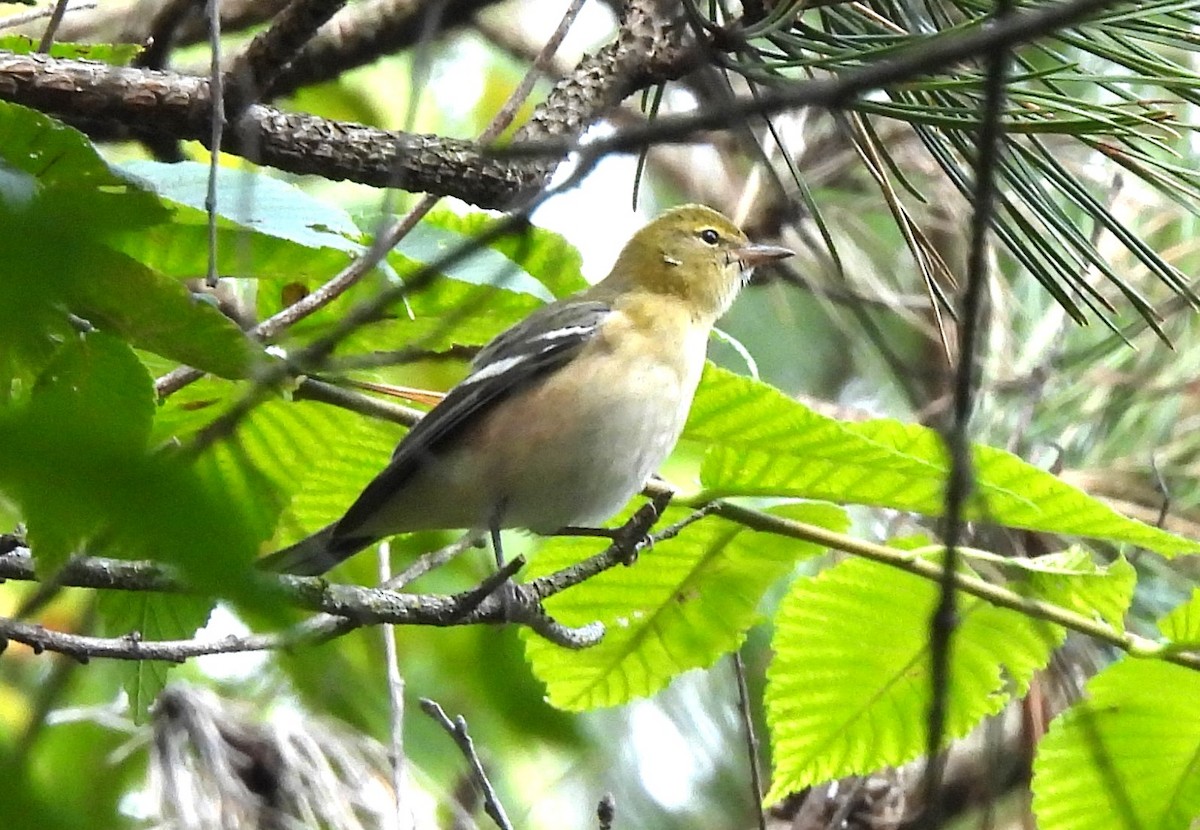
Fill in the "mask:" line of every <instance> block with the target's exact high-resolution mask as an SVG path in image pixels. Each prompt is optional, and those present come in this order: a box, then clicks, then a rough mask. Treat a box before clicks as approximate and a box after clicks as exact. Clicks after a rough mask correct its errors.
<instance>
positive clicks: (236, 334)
mask: <svg viewBox="0 0 1200 830" xmlns="http://www.w3.org/2000/svg"><path fill="white" fill-rule="evenodd" d="M75 254H76V256H78V257H80V260H81V263H80V264H79V265H65V266H64V269H65V270H66V273H67V274H68V275H69V277H70V279H71V284H70V285H69V286H68V288H67V290H66V291H65V292H64V294H65V295H66V300H67V302H69V303H70V304H71V307H72V308H73V309H74V310H75V311H76V313H78V314H79V315H80V316H81V317H84V318H86V319H87V320H89V321H90V322H92V323H93V324H95V325H97V326H100V327H102V328H107V329H110V330H111V331H114V332H116V333H117V334H120V335H121V336H122V337H124V338H125V339H127V340H128V341H129V342H130V343H132V344H133V345H135V346H137V347H138V348H141V349H145V350H146V351H150V352H154V353H156V354H160V355H162V356H163V357H168V358H170V359H172V360H176V361H179V362H180V363H184V364H187V365H189V366H195V367H196V368H197V369H202V370H203V371H205V372H212V373H213V374H215V375H219V376H221V377H226V378H244V377H247V376H248V375H249V374H250V371H251V367H252V366H253V365H254V358H255V357H256V356H261V355H262V352H261V350H260V349H259V347H258V346H257V345H255V344H254V343H253V342H252V341H251V340H250V339H249V338H247V337H246V335H245V333H243V332H242V330H241V329H240V328H238V326H237V325H236V324H235V323H234V322H233V321H232V320H230V319H229V318H228V317H226V316H225V315H223V314H222V313H221V312H220V311H219V310H217V308H215V307H214V306H212V305H210V304H209V303H206V302H202V301H197V300H195V299H193V298H192V296H191V295H190V294H189V293H188V292H187V290H186V289H185V288H184V286H182V285H180V284H179V283H178V282H176V281H175V280H172V279H169V278H167V277H164V276H162V275H161V274H159V273H157V272H155V271H152V270H150V269H148V268H145V267H143V266H142V265H141V264H139V263H137V262H135V261H133V260H132V259H129V258H128V257H126V256H125V255H124V254H121V253H118V252H116V251H112V250H109V249H108V248H104V247H101V246H98V245H97V246H94V247H91V246H89V247H85V248H82V249H76V251H75Z"/></svg>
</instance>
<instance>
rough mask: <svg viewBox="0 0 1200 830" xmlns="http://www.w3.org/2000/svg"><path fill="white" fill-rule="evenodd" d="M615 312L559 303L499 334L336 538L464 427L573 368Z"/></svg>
mask: <svg viewBox="0 0 1200 830" xmlns="http://www.w3.org/2000/svg"><path fill="white" fill-rule="evenodd" d="M610 311H611V309H610V308H609V306H608V305H607V304H605V303H601V302H594V301H574V302H567V303H563V304H557V303H556V304H553V305H548V306H546V307H544V308H542V309H539V310H538V311H535V312H534V313H533V314H531V315H529V317H527V318H525V319H524V320H523V321H521V322H520V323H518V324H517V325H515V326H513V327H512V328H510V329H508V330H506V331H504V332H502V333H501V334H499V335H497V336H496V338H495V339H493V340H492V341H491V342H490V343H488V344H487V345H486V346H484V347H483V349H482V350H480V352H479V354H478V355H477V356H476V357H475V360H474V361H473V362H472V364H471V374H469V375H467V377H466V378H465V379H464V380H463V381H462V382H461V383H459V384H458V385H457V386H455V387H454V388H453V389H451V390H450V392H449V393H448V394H447V395H446V397H445V398H444V399H442V401H441V403H439V404H438V405H437V406H435V407H434V408H433V409H432V410H430V411H429V414H428V415H426V416H425V417H424V418H422V419H421V420H420V422H418V423H417V425H416V426H415V427H413V428H412V430H410V431H409V433H408V434H407V435H405V436H404V439H403V440H402V441H401V442H400V443H399V444H398V445H397V446H396V449H395V451H394V452H393V453H392V460H391V462H390V463H389V464H388V466H387V467H386V468H385V469H384V470H383V472H381V473H380V474H379V475H378V476H376V477H375V478H374V480H372V481H371V483H370V484H368V485H367V487H366V489H364V490H363V492H362V494H361V495H360V496H359V497H358V499H357V500H356V501H355V502H354V504H353V505H351V506H350V509H349V510H348V511H346V515H345V516H343V517H342V518H341V520H340V521H338V523H337V525H336V526H335V527H334V530H333V539H334V540H335V541H336V540H337V539H338V538H339V537H343V536H352V535H353V534H354V531H355V528H357V527H359V526H360V525H361V524H362V523H363V522H365V521H366V520H367V519H368V518H370V517H371V516H372V515H373V514H374V513H375V511H376V510H378V509H379V508H380V507H381V506H382V505H383V504H385V503H386V502H387V501H388V500H389V499H390V498H391V497H392V496H393V495H394V494H395V493H396V492H397V491H398V490H399V489H400V488H401V487H403V486H404V484H405V482H406V481H407V480H408V479H409V477H410V476H411V475H412V474H413V473H414V472H415V471H416V470H417V469H418V468H419V467H420V465H421V464H423V463H425V462H426V461H427V460H428V459H429V458H430V457H431V456H432V455H433V454H434V453H436V452H437V451H438V449H439V448H440V447H441V446H442V445H443V444H444V442H446V441H447V440H449V439H451V438H452V437H453V436H454V435H455V434H457V433H458V431H459V430H460V429H462V428H463V427H464V426H466V425H467V424H469V423H471V422H472V421H473V420H474V419H476V418H477V417H479V415H481V414H482V413H484V412H486V411H487V410H488V409H490V408H491V407H492V406H495V405H496V404H497V403H499V402H500V401H502V400H504V398H506V397H507V396H509V395H511V394H512V393H513V392H515V391H517V390H518V389H521V388H523V387H525V386H526V385H528V384H529V383H531V382H532V381H534V380H537V379H538V378H541V377H544V376H545V375H546V374H547V373H549V372H553V371H555V370H556V369H559V368H561V367H562V366H564V365H565V364H566V363H568V362H569V361H570V360H571V358H572V357H574V356H575V355H576V354H577V353H578V352H579V350H580V349H581V348H583V346H584V344H585V343H587V342H588V341H589V340H591V339H592V337H593V336H594V335H595V333H596V330H597V329H598V327H599V326H600V323H601V321H603V320H604V318H605V317H606V316H607V315H608V313H609V312H610Z"/></svg>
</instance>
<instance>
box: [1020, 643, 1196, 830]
mask: <svg viewBox="0 0 1200 830" xmlns="http://www.w3.org/2000/svg"><path fill="white" fill-rule="evenodd" d="M1086 694H1087V698H1086V700H1083V701H1081V702H1079V703H1076V704H1075V705H1074V706H1072V707H1071V708H1070V709H1069V710H1067V711H1066V712H1065V713H1063V714H1062V715H1061V716H1059V717H1058V718H1056V719H1055V720H1054V722H1053V723H1052V724H1051V725H1050V730H1049V732H1047V734H1046V736H1045V737H1044V738H1043V739H1042V741H1041V744H1040V745H1039V747H1038V754H1037V758H1036V759H1035V760H1034V764H1033V810H1034V813H1035V814H1036V815H1037V819H1038V827H1040V828H1043V830H1115V828H1127V829H1128V830H1144V828H1151V827H1152V828H1154V830H1172V828H1178V830H1186V828H1188V827H1191V826H1192V824H1193V821H1194V820H1195V819H1196V818H1197V817H1200V720H1197V718H1196V701H1197V700H1198V699H1200V673H1197V672H1196V671H1194V670H1192V669H1187V668H1184V667H1182V666H1174V665H1170V664H1168V663H1164V662H1160V661H1157V660H1135V659H1132V658H1125V659H1122V660H1120V661H1118V662H1117V663H1114V664H1113V665H1111V666H1109V667H1108V668H1106V669H1104V670H1103V671H1102V672H1100V673H1099V674H1098V675H1096V676H1095V677H1093V678H1092V679H1091V680H1090V681H1088V684H1087V689H1086Z"/></svg>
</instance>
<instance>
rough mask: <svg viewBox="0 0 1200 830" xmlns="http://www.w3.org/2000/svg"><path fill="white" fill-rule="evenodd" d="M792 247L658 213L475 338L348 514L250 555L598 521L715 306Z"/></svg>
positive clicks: (702, 341) (294, 561)
mask: <svg viewBox="0 0 1200 830" xmlns="http://www.w3.org/2000/svg"><path fill="white" fill-rule="evenodd" d="M791 255H792V251H790V250H788V249H787V248H781V247H777V246H774V245H756V244H753V243H751V242H750V241H749V240H748V239H747V238H746V235H745V234H744V233H742V232H741V230H739V229H738V228H737V226H736V225H734V224H733V223H732V222H731V221H730V220H729V219H726V218H725V217H724V216H722V215H721V214H720V213H718V212H717V211H715V210H712V209H710V208H707V207H703V206H701V205H685V206H683V207H678V208H675V209H673V210H670V211H668V212H666V213H664V214H663V215H661V216H659V217H658V218H657V219H655V220H654V221H652V222H650V223H649V224H648V225H646V226H645V227H643V228H642V229H641V230H639V231H638V232H637V233H635V234H634V235H633V237H632V238H631V239H630V240H629V242H628V243H627V244H626V245H625V247H624V249H622V251H621V253H620V255H619V256H618V257H617V262H616V264H615V265H614V266H613V269H612V271H611V272H610V273H609V275H608V276H607V277H605V278H604V279H603V280H602V281H601V282H599V283H597V284H596V285H594V286H592V287H591V288H588V289H586V290H585V291H582V292H580V293H578V294H575V295H573V296H571V297H568V298H566V299H562V300H558V301H556V302H553V303H550V304H549V305H546V306H544V307H542V308H540V309H538V310H537V311H535V312H534V313H533V314H531V315H529V316H528V317H527V318H525V319H524V320H522V321H521V322H520V323H517V324H516V325H514V326H513V327H512V328H510V329H508V330H507V331H504V332H502V333H501V334H499V335H498V336H497V337H496V338H495V339H493V340H492V341H491V342H490V343H488V344H487V345H486V346H484V347H483V349H482V350H481V351H480V352H479V354H478V355H477V356H476V358H475V360H474V361H473V362H472V364H471V370H470V374H468V375H467V377H466V378H465V379H464V380H463V381H462V382H460V383H459V384H458V385H457V386H455V387H454V388H453V389H451V390H450V392H449V393H447V395H446V397H445V398H444V399H443V400H442V401H441V402H440V403H438V404H437V406H435V407H434V408H433V409H432V410H430V412H429V413H428V414H427V415H426V416H425V417H424V418H423V419H422V420H421V421H420V422H419V423H418V424H417V425H416V426H415V427H413V428H412V430H410V431H409V433H408V434H407V435H406V436H405V437H404V439H403V440H402V441H401V442H400V444H399V445H398V446H397V447H396V449H395V451H394V452H393V453H392V458H391V461H390V462H389V463H388V465H387V467H385V468H384V469H383V471H382V472H381V473H380V474H379V475H378V476H376V477H375V479H374V480H373V481H371V483H370V484H368V485H367V487H366V489H364V490H363V492H362V494H361V495H360V496H359V497H358V499H357V500H356V501H355V502H354V504H352V505H351V506H350V509H349V510H348V511H346V514H345V515H344V516H342V518H340V519H338V520H337V521H336V522H334V523H332V524H330V525H328V526H327V527H324V528H322V529H321V530H319V531H317V532H316V533H314V534H313V535H311V536H309V537H307V538H305V539H303V540H301V541H300V542H297V543H296V544H294V545H292V546H291V547H288V548H284V549H283V550H280V551H277V552H275V553H273V554H270V555H269V556H267V557H264V558H263V559H262V560H261V561H260V564H261V565H262V567H265V568H267V569H270V570H274V571H281V572H285V573H293V574H301V575H317V574H322V573H324V572H325V571H327V570H329V569H330V568H332V567H333V566H335V565H337V564H338V563H339V562H342V561H343V560H345V559H346V558H348V557H350V556H351V555H353V554H355V553H357V552H358V551H360V550H362V549H363V548H365V547H368V546H369V545H372V544H374V543H375V542H378V541H379V540H381V539H384V538H387V537H388V536H392V535H394V534H397V533H406V532H410V531H416V530H434V529H445V530H448V529H453V528H463V529H470V530H477V531H481V530H488V531H490V532H491V535H492V543H493V547H494V548H495V549H496V550H495V553H496V557H497V562H498V563H499V562H500V561H501V559H502V556H501V552H500V549H499V543H500V529H501V528H526V529H529V530H532V531H534V532H535V533H543V534H548V533H554V532H555V531H557V530H560V529H562V528H567V527H575V528H580V527H598V526H599V525H600V523H602V522H604V521H605V520H607V519H609V518H610V517H612V516H613V515H614V514H616V513H617V512H618V511H619V510H620V509H621V508H622V507H624V506H625V504H626V503H627V502H628V501H629V499H630V498H632V497H633V495H634V494H636V493H637V492H638V491H640V490H641V489H642V488H643V487H644V486H645V484H646V482H647V480H648V479H649V478H650V476H651V475H652V474H653V473H654V472H655V471H657V469H658V467H659V465H660V464H662V462H663V461H664V460H665V459H666V458H667V456H668V455H670V453H671V451H672V450H673V449H674V447H675V443H676V442H677V441H678V440H679V435H680V433H681V432H682V431H683V425H684V421H685V420H686V419H687V414H688V410H689V409H690V408H691V405H692V398H693V396H694V395H695V392H696V386H697V385H698V384H699V382H700V373H701V371H702V370H703V368H704V360H705V353H706V351H707V344H708V337H709V333H710V332H711V331H712V327H713V324H714V323H715V322H716V320H717V318H719V317H720V316H721V315H722V314H724V313H725V311H726V310H727V309H728V308H729V306H730V304H731V303H732V302H733V299H734V297H735V296H736V295H737V292H738V290H739V289H740V288H741V287H742V285H743V284H744V283H745V282H746V280H748V279H749V277H750V273H751V271H752V270H753V269H754V267H755V266H757V265H761V264H763V263H767V262H772V261H775V260H779V259H783V258H785V257H789V256H791Z"/></svg>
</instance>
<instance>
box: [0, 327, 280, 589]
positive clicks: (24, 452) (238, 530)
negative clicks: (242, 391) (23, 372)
mask: <svg viewBox="0 0 1200 830" xmlns="http://www.w3.org/2000/svg"><path fill="white" fill-rule="evenodd" d="M77 341H78V342H72V343H71V344H69V345H67V346H65V347H64V351H63V353H62V356H61V359H59V360H56V361H55V362H53V363H52V364H51V365H50V367H49V368H48V369H47V371H46V372H44V373H43V376H42V377H41V378H40V379H39V382H38V384H37V386H36V387H35V388H34V389H33V390H32V392H31V393H30V395H29V398H28V399H27V400H18V401H17V402H16V405H14V406H13V407H11V408H9V409H8V410H7V411H4V412H2V413H0V493H2V494H4V495H5V496H6V497H8V499H9V500H10V501H11V502H12V503H13V504H15V505H16V506H17V508H18V511H19V513H20V515H21V516H22V518H23V519H24V520H25V522H26V523H27V524H28V527H29V536H30V541H31V543H32V548H33V553H34V555H35V557H36V558H37V562H38V565H39V567H40V568H46V567H50V568H53V567H56V566H57V565H59V564H61V563H62V562H63V561H64V560H65V558H66V557H67V556H69V555H71V554H73V553H75V552H77V551H79V550H80V549H81V546H84V545H86V546H87V548H86V549H87V550H88V551H89V552H91V553H94V554H101V555H105V556H115V557H131V558H145V559H159V560H162V561H165V562H168V563H172V564H175V565H178V566H179V567H180V568H181V569H182V570H183V572H184V575H185V577H187V578H188V579H190V580H191V582H192V583H193V585H194V586H196V587H197V588H198V589H199V590H201V591H208V592H211V593H220V594H225V595H228V596H238V597H255V596H257V592H256V589H255V586H254V584H252V583H251V582H249V581H248V580H246V579H244V578H241V577H243V576H244V575H245V572H246V571H248V570H249V567H250V563H251V561H252V559H253V556H254V552H255V550H256V549H257V547H258V544H259V542H260V541H261V540H262V538H263V532H262V531H261V530H260V528H261V526H262V524H263V523H262V522H261V521H260V522H258V523H257V526H256V523H255V522H253V521H252V520H251V519H250V518H248V517H249V516H250V515H251V510H250V507H249V506H248V505H243V504H241V503H240V502H239V501H238V500H236V499H234V498H231V494H230V492H228V482H227V481H226V480H225V478H224V477H223V476H222V475H221V472H220V469H219V465H218V464H215V463H214V461H213V459H212V457H211V456H202V457H201V458H200V459H199V460H198V461H195V462H193V461H192V459H190V458H189V457H187V456H186V455H185V454H183V453H179V452H174V451H170V450H167V449H159V450H157V451H152V450H150V449H148V448H147V447H146V446H145V443H146V437H147V433H148V430H149V428H150V415H151V414H152V412H153V409H154V388H153V385H152V383H151V379H150V377H149V374H148V373H147V372H146V370H145V369H144V368H143V367H142V365H141V362H140V361H138V359H137V357H136V356H135V355H133V353H132V351H131V350H130V349H129V347H128V346H127V345H125V344H124V343H121V342H120V341H118V340H116V339H114V338H112V337H110V336H108V335H105V334H101V333H99V332H93V333H91V334H88V335H85V336H82V337H78V338H77ZM260 489H261V488H260Z"/></svg>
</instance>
